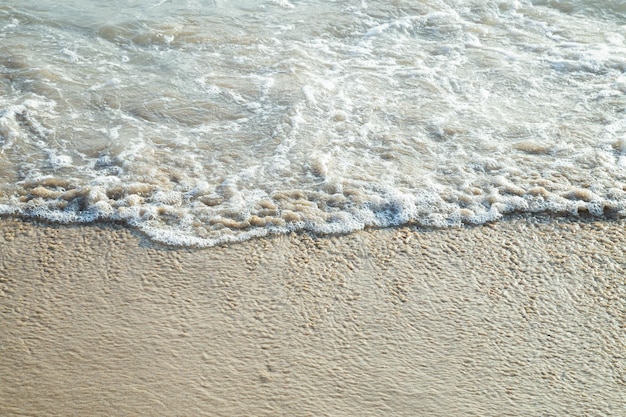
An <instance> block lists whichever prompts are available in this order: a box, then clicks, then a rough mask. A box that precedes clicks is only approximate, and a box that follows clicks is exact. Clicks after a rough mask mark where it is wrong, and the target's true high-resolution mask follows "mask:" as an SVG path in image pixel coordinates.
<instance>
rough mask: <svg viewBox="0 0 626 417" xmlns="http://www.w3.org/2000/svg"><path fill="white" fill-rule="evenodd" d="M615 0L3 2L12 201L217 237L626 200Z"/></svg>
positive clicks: (625, 11) (1, 95) (0, 153)
mask: <svg viewBox="0 0 626 417" xmlns="http://www.w3.org/2000/svg"><path fill="white" fill-rule="evenodd" d="M625 36H626V3H624V2H623V1H621V0H606V1H600V2H598V1H592V0H572V1H566V0H562V1H559V0H519V1H514V0H500V1H491V0H425V1H414V0H394V1H389V0H385V1H382V0H367V1H366V0H345V1H330V0H328V1H322V0H257V1H252V0H213V1H211V0H181V1H168V0H112V1H106V2H102V1H96V0H68V1H63V2H58V1H50V0H36V1H35V0H21V1H19V2H17V1H1V2H0V214H3V215H9V216H20V217H26V218H39V219H47V220H49V221H55V222H62V223H80V222H92V221H97V220H103V221H118V222H124V223H126V224H128V225H129V226H132V227H136V228H138V229H140V230H141V231H143V232H144V233H146V234H147V235H148V236H150V237H151V238H152V239H155V240H157V241H161V242H165V243H169V244H177V245H195V246H211V245H214V244H216V243H220V242H228V241H237V240H243V239H247V238H250V237H254V236H263V235H267V234H270V233H285V232H289V231H294V230H309V231H312V232H314V233H346V232H350V231H354V230H358V229H362V228H364V227H368V226H375V227H388V226H396V225H403V224H415V225H424V226H431V227H449V226H455V225H463V224H482V223H485V222H490V221H496V220H497V219H499V218H501V217H502V216H503V215H506V214H510V213H545V214H548V215H563V214H569V215H578V214H580V213H585V214H590V215H593V216H597V217H599V218H603V217H607V216H608V217H626V74H625V71H626V43H625Z"/></svg>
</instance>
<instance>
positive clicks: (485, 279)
mask: <svg viewBox="0 0 626 417" xmlns="http://www.w3.org/2000/svg"><path fill="white" fill-rule="evenodd" d="M547 220H549V221H546V222H543V221H542V220H541V216H534V217H533V218H513V219H510V220H503V221H500V222H497V223H492V224H488V225H483V226H472V227H462V228H454V229H452V228H451V229H432V230H431V229H418V228H410V227H400V228H394V229H369V230H364V231H359V232H354V233H351V234H348V235H328V236H322V237H319V238H314V237H312V236H310V235H309V234H307V233H306V232H304V233H292V234H290V235H276V236H270V237H264V238H260V239H253V240H248V241H244V242H239V243H232V244H226V245H218V246H215V247H211V248H205V249H196V248H184V247H171V246H167V245H163V244H159V243H154V242H152V241H150V240H149V239H148V238H147V237H145V236H143V235H142V234H141V233H140V232H138V231H135V230H131V229H128V228H127V227H125V226H121V225H111V224H106V223H96V224H87V225H70V226H68V225H56V224H47V223H44V224H39V223H37V222H33V221H22V220H15V219H7V218H3V219H0V300H2V301H1V305H2V313H1V316H0V323H2V324H0V330H1V331H0V346H2V352H1V353H2V354H1V355H0V357H1V358H0V414H2V415H26V414H37V415H39V414H42V413H46V414H48V415H73V414H76V415H81V414H82V415H85V414H89V415H111V414H113V415H181V414H183V415H277V414H279V415H313V414H315V415H320V414H321V415H326V414H328V415H355V414H359V415H520V414H534V415H536V414H550V415H586V414H602V415H617V414H618V413H619V412H620V410H623V408H624V406H626V394H625V393H626V389H624V388H626V363H625V362H624V359H623V351H624V349H625V348H626V336H625V334H626V332H625V331H624V330H625V329H626V327H625V326H626V317H625V316H624V311H626V278H625V277H626V270H625V269H626V264H624V262H623V254H622V250H623V248H624V247H626V245H625V244H626V221H624V220H617V221H598V220H593V219H590V220H585V219H581V220H580V221H570V219H563V220H562V221H561V220H559V219H554V218H550V219H547Z"/></svg>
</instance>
